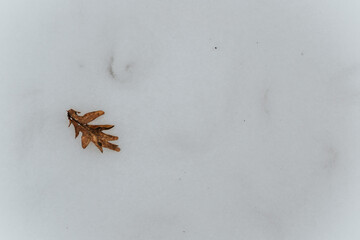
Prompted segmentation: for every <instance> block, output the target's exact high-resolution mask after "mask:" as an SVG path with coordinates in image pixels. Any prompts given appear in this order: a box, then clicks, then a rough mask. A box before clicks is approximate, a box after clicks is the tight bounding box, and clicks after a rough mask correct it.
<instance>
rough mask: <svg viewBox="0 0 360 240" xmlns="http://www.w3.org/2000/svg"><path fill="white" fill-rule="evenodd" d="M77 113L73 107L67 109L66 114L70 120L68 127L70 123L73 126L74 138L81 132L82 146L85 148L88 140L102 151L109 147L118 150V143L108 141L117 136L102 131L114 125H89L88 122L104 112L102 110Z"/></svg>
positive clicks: (115, 138)
mask: <svg viewBox="0 0 360 240" xmlns="http://www.w3.org/2000/svg"><path fill="white" fill-rule="evenodd" d="M78 113H80V112H77V111H75V110H74V109H70V110H68V111H67V116H68V119H69V121H70V123H69V127H70V125H71V124H73V125H74V127H75V138H76V137H77V136H78V135H79V133H80V132H82V136H81V143H82V147H83V148H86V147H87V146H88V145H89V143H90V141H91V142H93V143H94V144H95V146H96V147H97V148H98V149H99V150H100V151H101V152H103V147H104V148H109V149H111V150H114V151H117V152H119V151H120V148H119V147H118V145H115V144H112V143H109V142H108V141H114V140H117V139H118V137H116V136H112V135H109V134H105V133H103V132H102V131H103V130H108V129H110V128H113V127H114V125H89V124H88V123H89V122H91V121H93V120H94V119H96V118H98V117H99V116H101V115H103V114H105V112H104V111H101V110H100V111H94V112H89V113H86V114H85V115H84V116H79V115H78Z"/></svg>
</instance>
